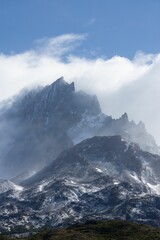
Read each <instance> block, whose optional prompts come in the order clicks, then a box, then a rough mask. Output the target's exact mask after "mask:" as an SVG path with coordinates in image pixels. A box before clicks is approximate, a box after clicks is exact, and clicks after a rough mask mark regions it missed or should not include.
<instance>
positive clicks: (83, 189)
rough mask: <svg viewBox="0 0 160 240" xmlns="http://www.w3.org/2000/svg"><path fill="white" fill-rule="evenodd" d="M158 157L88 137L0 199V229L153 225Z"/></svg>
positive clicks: (159, 188) (157, 209)
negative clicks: (109, 222) (104, 222)
mask: <svg viewBox="0 0 160 240" xmlns="http://www.w3.org/2000/svg"><path fill="white" fill-rule="evenodd" d="M159 176H160V156H158V155H153V154H151V153H148V152H144V151H142V150H141V149H140V148H139V146H138V145H137V144H134V143H130V144H128V143H127V142H126V141H124V140H123V139H122V138H121V137H120V136H112V137H93V138H91V139H87V140H84V141H83V142H81V143H80V144H77V145H76V146H74V147H71V148H70V149H67V150H65V151H64V152H63V153H61V154H60V155H59V156H58V157H57V158H56V159H55V160H54V161H53V162H52V163H51V164H50V165H49V166H48V167H46V168H44V169H42V170H41V171H40V172H38V173H37V174H35V175H34V176H32V177H31V178H29V179H28V180H25V181H23V182H22V183H21V186H23V189H17V190H16V189H11V190H10V191H7V192H5V193H2V194H0V202H1V203H3V204H1V206H0V226H1V227H2V229H8V230H11V229H13V228H14V227H15V226H18V225H20V226H21V227H22V226H23V227H25V228H33V227H34V228H35V227H42V226H44V225H51V226H68V225H69V224H71V223H75V222H84V221H86V220H90V219H114V218H121V219H125V220H132V221H136V222H140V223H147V224H151V225H154V226H159V225H160V223H159V217H160V197H159V194H160V177H159ZM2 229H1V230H2Z"/></svg>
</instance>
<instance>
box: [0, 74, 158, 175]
mask: <svg viewBox="0 0 160 240" xmlns="http://www.w3.org/2000/svg"><path fill="white" fill-rule="evenodd" d="M0 135H1V139H0V176H1V178H10V179H11V178H14V177H16V176H17V175H20V174H21V173H23V172H25V171H38V170H39V169H42V168H43V167H44V166H46V165H47V164H49V163H50V162H51V161H52V160H53V159H55V158H56V157H57V156H58V155H59V153H61V152H62V151H63V150H64V149H67V148H69V147H71V146H73V145H75V144H77V143H79V142H81V141H82V140H84V139H87V138H90V137H93V136H109V135H121V136H122V137H123V138H124V139H125V140H126V141H127V142H128V143H130V142H136V143H138V144H139V145H140V147H141V148H142V149H143V150H147V151H150V152H151V153H158V154H159V153H160V150H159V147H158V146H157V145H156V143H155V141H154V139H153V137H152V136H151V135H149V134H148V133H147V132H146V130H145V126H144V124H142V123H140V124H138V125H136V124H135V123H134V122H133V121H129V120H128V116H127V114H126V113H125V114H124V115H123V116H122V117H120V118H119V119H112V117H109V116H107V115H105V114H103V113H102V111H101V109H100V105H99V102H98V100H97V97H96V96H90V95H88V94H86V93H84V92H82V91H78V92H76V91H75V87H74V83H71V84H68V83H67V82H65V81H64V79H63V78H60V79H58V80H57V81H55V82H54V83H52V84H51V85H49V86H46V87H43V88H42V87H39V88H37V89H33V90H30V91H23V92H22V93H20V94H19V95H18V96H16V97H14V98H13V99H12V100H10V101H8V103H6V102H5V104H1V108H0Z"/></svg>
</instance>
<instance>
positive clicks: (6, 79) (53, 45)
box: [0, 34, 160, 145]
mask: <svg viewBox="0 0 160 240" xmlns="http://www.w3.org/2000/svg"><path fill="white" fill-rule="evenodd" d="M85 40H87V35H78V34H66V35H62V36H58V37H56V38H50V39H42V40H40V41H37V42H38V44H37V43H36V44H37V45H36V47H35V48H34V49H29V50H28V51H26V52H23V53H19V54H10V55H5V54H4V53H1V54H0V85H1V88H0V100H1V101H3V100H5V99H7V98H11V97H12V96H13V95H16V94H18V92H19V91H21V90H22V89H23V88H32V87H35V86H37V85H42V86H44V85H47V84H50V83H52V82H54V81H55V80H56V79H57V78H59V77H60V76H64V78H65V80H66V81H67V82H69V83H71V82H72V81H74V82H75V87H76V90H77V91H78V90H83V91H86V92H87V93H90V94H96V95H97V97H98V99H99V101H100V105H101V108H102V111H103V112H104V113H106V114H107V115H112V116H113V117H115V118H117V117H119V116H120V115H122V114H123V113H124V112H127V113H128V115H129V118H130V120H132V119H133V120H134V121H136V122H139V121H143V122H144V123H145V125H146V128H147V130H148V132H149V133H151V134H152V135H153V136H154V137H155V139H156V142H157V143H158V144H159V145H160V136H159V132H160V124H159V122H160V113H159V111H158V110H159V98H158V97H159V92H160V91H159V90H160V78H159V76H160V53H157V54H145V53H142V52H140V51H139V52H137V53H135V57H134V58H133V59H128V58H126V57H124V56H113V57H112V58H109V59H108V58H107V57H106V56H107V53H104V56H94V57H93V56H92V55H90V57H87V56H85V55H83V56H79V54H78V52H76V49H77V48H78V47H79V46H80V44H82V43H83V41H85ZM105 54H106V56H105Z"/></svg>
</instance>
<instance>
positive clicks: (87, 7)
mask: <svg viewBox="0 0 160 240" xmlns="http://www.w3.org/2000/svg"><path fill="white" fill-rule="evenodd" d="M66 33H74V34H82V33H86V34H88V38H87V40H86V41H85V42H83V44H82V45H81V47H80V48H78V49H77V50H76V51H77V52H78V51H79V54H81V55H83V54H84V55H85V54H86V55H87V54H88V55H90V54H91V55H93V56H96V55H104V56H106V57H112V56H114V55H120V56H126V57H129V58H132V57H133V56H134V55H135V53H136V52H137V51H139V50H141V51H143V52H146V53H157V52H160V44H159V40H160V1H159V0H14V1H13V0H0V52H3V53H5V54H9V53H13V52H14V53H17V52H22V51H26V50H27V49H30V48H33V47H34V41H35V40H36V39H41V38H44V37H49V38H50V37H54V36H57V35H61V34H66Z"/></svg>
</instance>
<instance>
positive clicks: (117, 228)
mask: <svg viewBox="0 0 160 240" xmlns="http://www.w3.org/2000/svg"><path fill="white" fill-rule="evenodd" d="M2 239H3V240H6V237H5V238H3V237H0V240H2ZM158 239H159V240H160V229H159V228H152V227H149V226H145V225H138V224H135V223H131V222H125V221H96V222H88V223H86V224H82V225H75V226H72V227H70V228H67V229H58V230H54V229H52V230H43V231H41V232H40V233H38V234H36V235H34V236H32V237H28V238H27V240H158Z"/></svg>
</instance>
